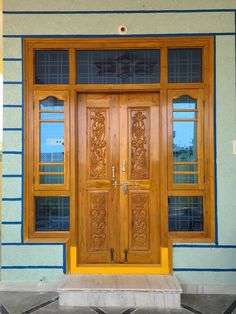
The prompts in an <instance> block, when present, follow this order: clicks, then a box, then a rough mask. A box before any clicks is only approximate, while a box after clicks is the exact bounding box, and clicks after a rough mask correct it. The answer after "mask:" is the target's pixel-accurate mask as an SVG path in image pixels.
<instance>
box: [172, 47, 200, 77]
mask: <svg viewBox="0 0 236 314" xmlns="http://www.w3.org/2000/svg"><path fill="white" fill-rule="evenodd" d="M168 80H169V83H198V82H201V81H202V49H201V48H191V49H190V48H188V49H186V48H185V49H169V50H168Z"/></svg>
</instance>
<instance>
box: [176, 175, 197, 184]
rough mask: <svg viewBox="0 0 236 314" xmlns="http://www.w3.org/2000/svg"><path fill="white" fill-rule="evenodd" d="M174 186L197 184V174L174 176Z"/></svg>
mask: <svg viewBox="0 0 236 314" xmlns="http://www.w3.org/2000/svg"><path fill="white" fill-rule="evenodd" d="M174 183H175V184H197V183H198V175H197V174H174Z"/></svg>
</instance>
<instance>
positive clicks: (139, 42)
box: [24, 36, 215, 273]
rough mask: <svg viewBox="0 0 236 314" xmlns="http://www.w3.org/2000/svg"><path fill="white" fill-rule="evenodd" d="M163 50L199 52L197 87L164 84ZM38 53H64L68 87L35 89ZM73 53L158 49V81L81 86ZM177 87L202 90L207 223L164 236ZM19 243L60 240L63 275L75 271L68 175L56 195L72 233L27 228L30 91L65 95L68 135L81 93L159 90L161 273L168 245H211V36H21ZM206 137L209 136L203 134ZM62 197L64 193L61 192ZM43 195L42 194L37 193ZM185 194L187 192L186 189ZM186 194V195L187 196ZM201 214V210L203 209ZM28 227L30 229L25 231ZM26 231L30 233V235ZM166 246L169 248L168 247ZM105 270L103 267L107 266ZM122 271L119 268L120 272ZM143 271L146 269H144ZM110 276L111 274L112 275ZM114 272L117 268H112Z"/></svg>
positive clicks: (29, 207)
mask: <svg viewBox="0 0 236 314" xmlns="http://www.w3.org/2000/svg"><path fill="white" fill-rule="evenodd" d="M168 48H202V51H203V53H202V61H203V62H202V63H203V65H202V77H203V80H202V82H200V83H187V84H186V83H168V76H167V68H168V58H167V50H168ZM37 49H39V50H42V49H46V50H47V49H59V50H60V49H68V51H69V62H70V78H69V84H60V85H59V84H57V85H39V84H35V83H34V74H35V72H34V51H35V50H37ZM76 49H84V50H102V49H110V50H115V49H161V58H160V60H161V64H160V68H161V76H160V83H158V84H147V85H145V84H137V85H129V84H124V85H114V84H113V85H86V84H76V72H75V68H76V59H75V51H76ZM176 89H185V90H188V89H202V90H203V98H204V99H203V103H204V112H205V114H204V125H205V127H206V129H205V135H204V145H206V146H207V147H208V149H207V154H206V156H205V161H204V163H205V164H206V165H207V167H206V183H205V185H206V186H207V188H206V198H207V200H208V207H207V211H208V213H209V217H208V219H207V221H205V222H204V223H205V224H206V228H205V230H204V233H196V232H195V233H194V232H192V233H191V232H186V233H184V232H174V233H173V232H172V233H168V202H167V200H168V195H175V192H173V191H168V182H167V181H168V180H167V179H168V178H167V170H168V169H167V168H168V148H167V138H168V131H167V130H168V119H167V116H168V112H167V100H168V90H176ZM24 91H25V92H24V139H25V141H24V172H25V176H24V206H25V211H24V241H25V242H51V243H53V242H63V243H66V252H67V254H66V256H67V263H66V265H67V271H71V272H72V273H78V269H77V267H76V264H75V262H74V259H73V256H76V254H75V247H76V243H77V232H76V225H75V222H76V216H75V205H74V204H76V197H77V196H76V191H77V187H76V182H75V180H74V178H73V176H70V179H71V190H70V191H67V192H66V193H65V192H64V191H61V192H60V193H61V195H65V194H66V195H68V196H70V198H71V204H72V208H71V218H70V222H71V229H70V231H69V232H65V233H60V232H57V233H53V232H44V233H41V234H38V233H37V232H35V230H34V228H33V227H32V226H33V224H34V221H33V220H32V215H31V212H32V210H34V203H33V199H34V196H37V195H39V192H38V191H35V190H34V189H33V188H32V186H33V171H32V160H33V159H32V149H31V148H32V147H33V142H32V138H31V134H32V133H33V125H32V121H31V120H32V119H31V117H32V115H33V106H32V104H33V95H34V92H35V91H50V92H51V93H52V94H53V91H61V92H64V91H68V92H69V99H70V112H69V119H70V132H71V130H75V126H76V120H75V117H76V115H75V108H76V104H77V93H80V92H81V93H83V92H91V93H92V92H109V93H112V92H115V93H118V92H129V91H130V92H132V91H136V92H139V91H140V92H145V91H146V92H153V91H156V92H160V121H161V129H160V138H161V154H160V162H161V164H162V166H161V173H160V175H161V178H162V185H161V191H160V194H161V200H160V202H161V204H162V205H161V221H162V223H161V247H162V248H163V252H164V253H163V263H164V262H165V263H164V264H165V265H166V268H165V272H167V269H168V272H169V273H170V272H171V270H172V265H171V263H172V258H171V248H172V241H174V242H214V240H215V220H214V219H215V215H214V210H215V207H214V206H215V205H214V97H213V96H214V93H213V91H214V38H213V36H178V37H168V36H167V37H146V38H145V37H136V38H130V37H122V38H56V36H55V38H25V39H24ZM208 134H209V135H208ZM70 152H71V156H70V165H71V166H70V173H72V174H73V173H75V172H76V170H77V169H76V166H75V164H76V162H75V152H76V142H75V139H74V138H73V137H72V136H70ZM48 193H49V194H48V195H53V191H48ZM63 193H64V194H63ZM41 194H42V192H41ZM189 194H190V191H189ZM189 194H188V195H189ZM205 210H206V209H205ZM30 226H31V227H30ZM29 230H33V231H32V232H30V231H29ZM168 248H169V249H168ZM106 268H107V267H106ZM86 271H87V272H94V273H96V272H97V273H98V272H100V273H106V272H109V271H108V270H107V269H103V270H102V269H100V270H96V269H95V270H84V272H86ZM120 271H122V270H120ZM142 271H145V270H144V269H143V270H142ZM142 271H141V270H140V268H137V269H135V268H134V269H133V270H131V269H130V271H128V270H126V272H129V273H131V272H133V273H135V272H136V273H142ZM149 271H150V272H151V273H152V272H153V271H154V272H155V273H157V272H158V273H160V271H157V270H151V269H149V270H147V272H149ZM114 272H115V271H114ZM116 272H119V270H116Z"/></svg>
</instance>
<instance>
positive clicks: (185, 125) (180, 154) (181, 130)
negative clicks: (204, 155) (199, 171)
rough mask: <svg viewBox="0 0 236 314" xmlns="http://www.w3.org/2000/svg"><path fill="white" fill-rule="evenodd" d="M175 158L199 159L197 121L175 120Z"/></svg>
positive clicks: (189, 160)
mask: <svg viewBox="0 0 236 314" xmlns="http://www.w3.org/2000/svg"><path fill="white" fill-rule="evenodd" d="M173 158H174V162H178V161H182V162H183V161H187V162H191V161H197V123H196V122H194V121H189V122H177V121H174V122H173Z"/></svg>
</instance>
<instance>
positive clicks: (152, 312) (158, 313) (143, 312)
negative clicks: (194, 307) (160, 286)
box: [132, 308, 190, 314]
mask: <svg viewBox="0 0 236 314" xmlns="http://www.w3.org/2000/svg"><path fill="white" fill-rule="evenodd" d="M132 314H190V312H189V311H188V310H185V309H180V310H168V309H166V310H163V309H148V308H146V309H137V310H136V311H135V312H133V313H132Z"/></svg>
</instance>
